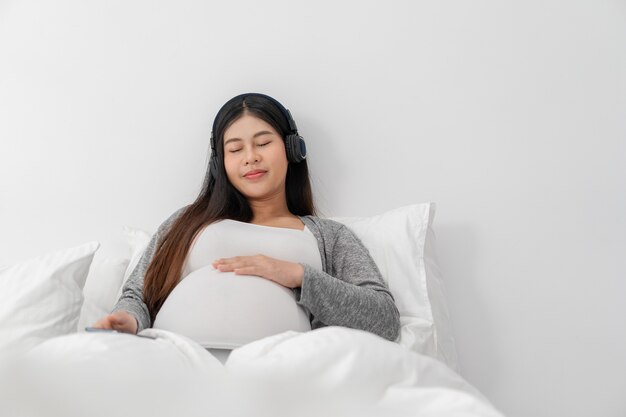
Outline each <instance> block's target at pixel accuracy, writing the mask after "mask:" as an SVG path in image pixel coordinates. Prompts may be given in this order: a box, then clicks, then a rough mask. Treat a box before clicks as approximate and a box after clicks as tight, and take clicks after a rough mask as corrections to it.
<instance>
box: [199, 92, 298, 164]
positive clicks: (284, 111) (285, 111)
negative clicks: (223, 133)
mask: <svg viewBox="0 0 626 417" xmlns="http://www.w3.org/2000/svg"><path fill="white" fill-rule="evenodd" d="M242 97H244V98H245V97H263V98H266V99H268V100H269V101H271V102H272V103H274V104H275V105H276V107H278V109H279V110H280V112H281V113H282V114H283V116H285V118H286V119H287V122H288V123H289V129H290V130H289V132H288V134H292V135H296V136H299V135H298V127H297V126H296V121H295V120H294V119H293V117H292V116H291V112H290V111H289V110H288V109H287V108H286V107H285V106H283V105H282V104H280V102H279V101H278V100H276V99H275V98H274V97H270V96H268V95H266V94H261V93H243V94H239V95H238V96H235V97H233V98H231V99H230V100H228V101H232V100H235V99H239V98H242ZM220 110H221V109H220ZM218 114H219V112H218ZM215 123H217V116H216V117H215V120H213V127H212V128H211V150H212V151H214V152H215V140H216V139H215V135H214V133H215Z"/></svg>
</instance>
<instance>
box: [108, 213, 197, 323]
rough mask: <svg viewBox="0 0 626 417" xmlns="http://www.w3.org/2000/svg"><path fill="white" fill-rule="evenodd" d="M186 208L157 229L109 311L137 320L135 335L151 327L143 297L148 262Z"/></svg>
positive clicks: (172, 215) (174, 214) (171, 216)
mask: <svg viewBox="0 0 626 417" xmlns="http://www.w3.org/2000/svg"><path fill="white" fill-rule="evenodd" d="M186 208H187V207H186V206H185V207H182V208H180V209H178V210H177V211H175V212H174V213H173V214H171V215H170V216H169V217H168V218H167V219H166V220H165V221H164V222H163V223H161V225H160V226H159V228H158V229H157V231H156V232H155V233H154V235H153V236H152V239H150V242H149V243H148V246H147V247H146V249H145V250H144V252H143V255H142V256H141V259H139V262H138V263H137V266H136V267H135V269H134V270H133V272H132V273H131V274H130V276H129V277H128V280H127V281H126V282H125V283H124V287H123V288H122V295H121V296H120V298H119V300H118V301H117V303H116V304H115V306H114V307H113V310H111V313H114V312H116V311H120V310H124V311H127V312H129V313H130V314H131V315H132V316H134V317H135V319H136V320H137V333H139V332H140V331H142V330H143V329H145V328H148V327H150V326H151V325H152V323H151V321H150V313H149V311H148V306H147V305H146V303H145V301H144V297H143V279H144V277H145V275H146V271H147V270H148V266H149V265H150V262H152V258H153V257H154V253H155V252H156V247H157V243H158V242H160V240H161V239H162V238H163V236H164V235H165V233H166V232H167V230H168V229H169V227H170V225H171V224H172V223H173V222H174V220H176V218H178V216H179V215H181V214H182V213H183V211H184V209H186Z"/></svg>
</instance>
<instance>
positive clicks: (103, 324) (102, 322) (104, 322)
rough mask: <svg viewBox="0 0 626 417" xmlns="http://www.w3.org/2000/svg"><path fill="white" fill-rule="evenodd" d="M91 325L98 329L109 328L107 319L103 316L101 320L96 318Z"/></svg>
mask: <svg viewBox="0 0 626 417" xmlns="http://www.w3.org/2000/svg"><path fill="white" fill-rule="evenodd" d="M93 327H96V328H98V329H111V324H110V323H109V321H108V320H107V319H106V318H104V319H102V320H98V321H97V322H96V323H95V324H94V325H93Z"/></svg>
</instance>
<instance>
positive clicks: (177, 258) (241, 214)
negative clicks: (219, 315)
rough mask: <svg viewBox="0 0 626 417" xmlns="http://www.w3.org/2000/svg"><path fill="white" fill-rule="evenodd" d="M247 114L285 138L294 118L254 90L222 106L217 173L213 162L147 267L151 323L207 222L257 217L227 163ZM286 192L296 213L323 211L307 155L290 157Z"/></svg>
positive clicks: (217, 126) (218, 120)
mask: <svg viewBox="0 0 626 417" xmlns="http://www.w3.org/2000/svg"><path fill="white" fill-rule="evenodd" d="M244 114H250V115H253V116H255V117H258V118H259V119H262V120H264V121H265V122H267V123H269V124H270V125H271V126H272V127H273V128H274V129H275V130H276V132H278V133H279V134H280V135H281V137H282V139H283V140H285V136H286V135H287V134H288V133H289V122H288V120H287V119H286V117H285V115H284V114H283V113H282V112H281V110H280V109H279V108H278V107H277V106H276V104H274V103H273V102H272V101H271V100H269V99H268V98H266V97H264V96H262V95H255V94H254V93H250V94H249V95H240V96H236V97H233V98H232V99H230V100H229V101H227V102H226V104H224V106H222V108H221V109H220V110H219V112H218V113H217V116H215V121H214V126H215V130H214V131H213V134H214V135H215V142H216V146H215V151H216V152H217V159H216V162H217V173H216V175H215V177H213V175H212V173H211V170H210V163H209V164H208V166H207V171H206V175H205V177H204V183H203V185H202V190H201V191H200V194H199V195H198V197H197V198H196V200H195V201H194V202H193V203H192V204H190V205H188V206H187V207H186V208H185V210H183V211H182V214H181V215H180V216H179V217H178V218H177V219H176V220H175V221H174V222H173V223H172V224H171V226H170V227H169V229H168V231H167V232H166V233H165V234H164V236H163V238H162V239H161V240H160V242H159V243H158V244H157V247H156V251H155V254H154V257H153V259H152V261H151V262H150V265H149V266H148V269H147V270H146V274H145V277H144V284H143V293H144V299H145V303H146V304H147V306H148V310H149V312H150V320H151V323H153V322H154V319H155V318H156V315H157V313H158V312H159V310H160V309H161V306H162V305H163V303H164V302H165V299H166V298H167V297H168V295H169V294H170V292H172V290H173V289H174V287H175V286H176V285H177V284H178V282H179V280H180V275H181V273H182V268H183V264H184V262H185V259H186V257H187V252H188V251H189V247H190V246H191V242H192V241H193V239H194V238H195V236H196V234H197V233H198V232H199V231H200V230H201V228H203V227H204V226H206V225H208V224H211V223H213V222H214V221H217V220H222V219H233V220H239V221H242V222H246V223H249V222H250V221H251V220H252V215H253V213H252V209H251V208H250V204H249V203H248V201H247V200H246V198H245V196H244V195H243V194H241V193H240V192H239V191H238V190H237V189H236V188H235V187H233V185H232V184H231V183H230V181H229V180H228V177H227V176H226V170H225V168H224V131H225V130H226V129H228V127H230V125H231V124H232V123H233V122H235V121H236V120H237V119H239V118H240V117H241V116H243V115H244ZM210 152H211V148H210V147H209V153H210ZM209 162H210V161H209ZM285 193H286V198H287V207H288V209H289V211H290V212H291V213H292V214H294V215H299V216H306V215H317V213H316V209H315V206H314V203H313V194H312V192H311V184H310V181H309V169H308V166H307V162H306V159H304V160H303V161H301V162H299V163H291V162H290V163H289V165H288V167H287V178H286V180H285Z"/></svg>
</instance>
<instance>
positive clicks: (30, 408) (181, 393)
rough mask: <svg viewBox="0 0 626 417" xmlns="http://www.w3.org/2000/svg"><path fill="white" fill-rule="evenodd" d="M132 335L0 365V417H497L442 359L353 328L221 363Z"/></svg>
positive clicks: (255, 347) (173, 342)
mask: <svg viewBox="0 0 626 417" xmlns="http://www.w3.org/2000/svg"><path fill="white" fill-rule="evenodd" d="M139 334H140V335H141V336H143V337H140V336H136V335H128V334H98V333H75V334H71V335H65V336H60V337H55V338H52V339H49V340H47V341H45V342H43V343H41V344H39V345H38V346H36V347H35V348H33V349H32V350H30V351H29V352H26V353H24V354H22V355H19V356H18V357H13V358H11V360H10V361H5V362H3V363H0V367H1V368H2V369H0V393H2V394H0V395H3V396H4V398H0V407H1V408H0V415H3V416H32V417H35V416H52V417H56V416H64V417H73V416H76V417H78V416H81V417H82V416H85V415H89V416H94V417H98V416H117V415H133V416H144V415H145V416H151V417H159V416H167V415H184V416H189V417H193V416H206V415H219V416H232V417H235V416H241V417H243V416H246V417H248V416H260V417H263V416H272V417H276V416H317V417H319V416H323V415H335V416H359V417H367V416H385V417H393V416H439V415H441V416H485V417H486V416H490V417H491V416H494V417H496V416H498V417H499V416H502V414H500V412H499V411H498V410H496V409H495V408H494V407H493V406H492V405H491V404H490V403H489V401H488V400H487V399H486V398H484V397H483V396H482V395H481V393H480V392H478V390H476V389H475V388H474V387H473V386H472V385H471V384H469V383H468V382H467V381H465V380H464V379H463V378H462V377H461V376H460V375H458V374H457V373H456V372H454V371H453V370H451V369H450V368H448V367H447V366H446V365H445V364H443V363H442V362H439V361H437V360H435V359H433V358H431V357H428V356H425V355H420V354H417V353H415V352H414V351H411V350H409V349H407V348H406V347H404V346H401V345H399V344H397V343H394V342H391V341H388V340H386V339H383V338H381V337H379V336H377V335H374V334H372V333H369V332H365V331H362V330H356V329H350V328H345V327H339V326H329V327H323V328H319V329H316V330H312V331H309V332H304V333H299V332H294V331H288V332H284V333H281V334H278V335H274V336H271V337H267V338H264V339H261V340H257V341H255V342H252V343H249V344H247V345H244V346H242V347H240V348H237V349H235V350H233V351H232V352H231V354H230V356H229V357H228V359H227V360H226V362H225V363H224V364H222V362H220V361H219V360H218V359H217V358H215V357H214V356H213V355H211V354H210V353H209V352H208V351H207V350H206V349H204V348H203V347H202V346H200V345H199V344H197V343H196V342H194V341H192V340H191V339H189V338H186V337H184V336H182V335H179V334H176V333H173V332H168V331H165V330H158V329H145V330H143V331H142V332H140V333H139ZM5 359H6V358H5Z"/></svg>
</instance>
